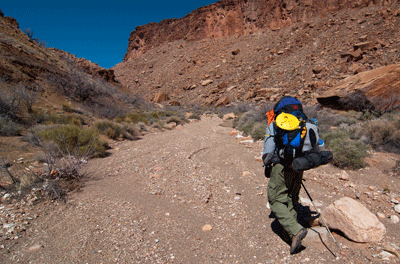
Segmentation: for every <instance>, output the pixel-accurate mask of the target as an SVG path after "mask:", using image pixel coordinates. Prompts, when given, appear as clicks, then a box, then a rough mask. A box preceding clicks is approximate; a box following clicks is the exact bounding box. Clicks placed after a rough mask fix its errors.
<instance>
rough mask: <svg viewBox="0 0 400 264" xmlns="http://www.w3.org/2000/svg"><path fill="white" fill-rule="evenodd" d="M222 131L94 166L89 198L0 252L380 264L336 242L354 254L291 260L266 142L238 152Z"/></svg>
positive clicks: (121, 153)
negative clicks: (278, 229) (277, 228)
mask: <svg viewBox="0 0 400 264" xmlns="http://www.w3.org/2000/svg"><path fill="white" fill-rule="evenodd" d="M221 122H222V121H221V119H219V118H216V117H203V118H202V120H201V121H200V122H192V123H190V124H187V125H185V126H183V128H181V129H175V130H171V131H167V132H163V133H155V134H148V135H146V136H145V137H144V138H143V139H142V140H138V141H133V142H132V141H123V142H118V143H116V145H115V146H114V148H113V149H112V151H111V155H110V156H109V157H107V158H104V159H95V160H92V161H90V163H89V164H88V166H87V168H86V169H87V173H88V175H89V177H88V178H87V179H88V180H87V182H86V186H85V188H83V190H82V191H81V192H77V193H74V194H72V195H71V196H70V197H69V199H68V201H67V203H66V204H60V205H57V206H53V207H52V209H53V210H43V211H38V216H39V217H38V218H37V219H35V220H34V221H33V222H32V223H31V225H30V228H29V229H28V230H27V231H26V233H25V235H24V237H23V238H21V239H19V240H16V241H14V242H10V243H13V244H12V245H11V246H10V247H9V248H8V249H7V250H8V252H5V250H2V251H0V254H1V255H0V256H1V259H2V260H1V262H2V263H300V262H307V263H332V262H335V263H349V261H350V262H353V263H365V261H366V260H368V261H370V262H374V261H377V262H378V259H376V260H374V259H373V258H371V248H370V247H369V245H358V244H354V243H352V244H351V245H352V246H351V248H350V247H349V246H346V245H349V244H348V243H349V242H346V240H345V239H344V238H342V237H340V236H338V235H336V234H335V236H336V238H337V240H338V241H339V243H340V244H341V245H342V246H343V245H344V246H345V248H347V249H344V251H345V255H341V258H340V259H339V260H335V259H334V258H333V256H332V255H331V254H330V253H329V251H328V250H327V249H326V248H325V247H324V246H323V245H322V243H309V244H307V243H305V246H306V249H305V250H304V251H302V252H301V253H299V254H297V255H293V256H291V255H289V246H288V245H287V244H286V243H285V242H284V241H283V240H282V239H281V238H280V237H279V236H277V235H276V234H275V233H274V232H273V231H272V230H271V223H272V222H273V220H274V219H271V218H269V214H270V210H269V209H268V208H267V206H266V204H267V197H266V185H267V179H265V178H264V176H263V170H262V166H261V163H260V162H257V161H256V159H255V158H256V157H257V156H259V155H260V153H261V151H262V142H256V143H254V144H252V145H244V144H239V143H238V142H237V140H236V139H235V137H233V136H230V135H229V131H230V130H231V129H229V128H225V127H222V126H219V124H221ZM315 175H316V174H309V175H308V176H306V178H307V177H314V178H315V177H316V176H315ZM309 187H310V189H309V191H310V192H311V193H312V194H315V193H316V191H315V189H316V188H319V187H318V186H316V182H310V185H309ZM302 196H303V197H306V196H305V194H304V193H303V192H302ZM320 197H321V198H320ZM317 198H318V199H320V200H323V197H322V196H320V195H317ZM325 199H328V200H329V199H330V200H333V199H334V197H332V196H330V197H328V198H326V197H325ZM328 203H329V201H325V202H324V206H326V205H328ZM39 209H40V208H38V210H39ZM203 229H211V230H203ZM346 243H347V244H346ZM327 245H328V246H329V247H330V248H331V249H333V250H335V248H334V245H333V243H330V241H327Z"/></svg>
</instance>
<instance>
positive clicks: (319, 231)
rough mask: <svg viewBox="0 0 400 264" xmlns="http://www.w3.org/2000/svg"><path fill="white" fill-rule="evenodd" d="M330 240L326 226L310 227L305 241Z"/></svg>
mask: <svg viewBox="0 0 400 264" xmlns="http://www.w3.org/2000/svg"><path fill="white" fill-rule="evenodd" d="M321 239H322V241H327V240H328V230H326V228H325V227H313V228H309V229H308V232H307V236H306V237H305V238H304V240H303V241H304V242H305V243H313V242H321Z"/></svg>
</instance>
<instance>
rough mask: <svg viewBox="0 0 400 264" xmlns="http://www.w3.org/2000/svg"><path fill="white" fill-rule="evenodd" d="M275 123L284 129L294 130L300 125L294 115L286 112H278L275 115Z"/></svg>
mask: <svg viewBox="0 0 400 264" xmlns="http://www.w3.org/2000/svg"><path fill="white" fill-rule="evenodd" d="M276 125H277V126H278V127H279V128H281V129H284V130H289V131H292V130H295V129H297V128H299V126H300V120H299V119H297V117H295V116H294V115H291V114H288V113H280V114H279V115H278V116H277V117H276Z"/></svg>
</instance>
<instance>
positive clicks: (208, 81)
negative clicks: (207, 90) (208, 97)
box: [201, 79, 213, 86]
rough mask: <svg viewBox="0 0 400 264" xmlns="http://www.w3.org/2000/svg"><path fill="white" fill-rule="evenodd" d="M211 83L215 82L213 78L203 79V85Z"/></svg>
mask: <svg viewBox="0 0 400 264" xmlns="http://www.w3.org/2000/svg"><path fill="white" fill-rule="evenodd" d="M210 83H213V80H210V79H208V80H204V81H202V82H201V85H203V86H206V85H209V84H210Z"/></svg>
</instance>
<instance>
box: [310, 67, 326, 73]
mask: <svg viewBox="0 0 400 264" xmlns="http://www.w3.org/2000/svg"><path fill="white" fill-rule="evenodd" d="M323 69H324V68H322V66H321V65H318V66H315V67H314V68H312V72H313V73H315V74H319V73H321V72H322V70H323Z"/></svg>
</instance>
